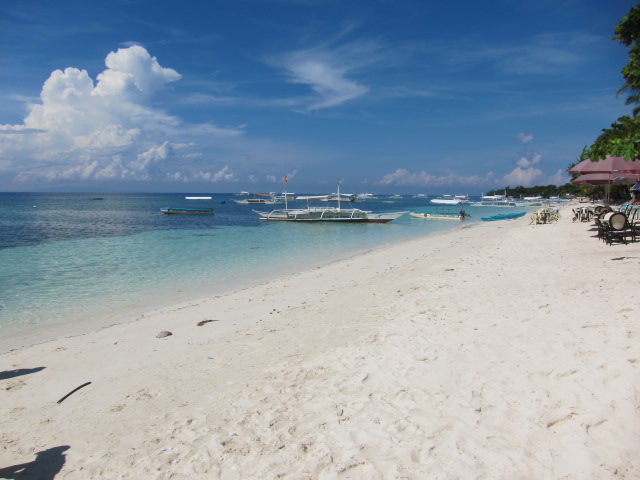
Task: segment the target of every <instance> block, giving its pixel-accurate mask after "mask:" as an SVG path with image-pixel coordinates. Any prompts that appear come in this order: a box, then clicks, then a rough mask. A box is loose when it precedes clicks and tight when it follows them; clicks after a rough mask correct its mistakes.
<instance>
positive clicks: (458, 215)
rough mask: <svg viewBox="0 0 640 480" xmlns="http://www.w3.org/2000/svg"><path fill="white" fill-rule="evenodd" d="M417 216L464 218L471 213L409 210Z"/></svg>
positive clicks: (413, 215)
mask: <svg viewBox="0 0 640 480" xmlns="http://www.w3.org/2000/svg"><path fill="white" fill-rule="evenodd" d="M463 212H464V210H463ZM409 215H411V216H412V217H415V218H426V219H429V220H464V219H465V218H467V217H468V216H469V215H467V214H466V213H462V212H460V213H445V212H409Z"/></svg>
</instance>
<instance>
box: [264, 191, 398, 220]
mask: <svg viewBox="0 0 640 480" xmlns="http://www.w3.org/2000/svg"><path fill="white" fill-rule="evenodd" d="M331 197H335V194H332V195H313V196H301V197H298V198H297V199H296V200H301V201H305V200H306V201H307V206H306V207H304V208H288V205H287V204H286V203H285V208H283V209H279V210H272V211H270V212H261V211H259V210H254V212H256V213H257V214H258V215H260V217H261V218H260V219H261V220H268V221H275V222H335V223H388V222H391V221H392V220H395V219H396V218H398V217H400V216H402V215H404V214H405V213H407V212H393V213H374V212H371V211H369V210H360V209H359V208H340V186H339V185H338V193H337V198H338V206H337V207H314V206H309V204H308V202H310V201H326V199H328V198H331ZM285 199H286V197H285ZM285 201H286V200H285Z"/></svg>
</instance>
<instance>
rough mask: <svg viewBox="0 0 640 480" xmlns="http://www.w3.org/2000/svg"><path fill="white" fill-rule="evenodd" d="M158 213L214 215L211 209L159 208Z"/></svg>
mask: <svg viewBox="0 0 640 480" xmlns="http://www.w3.org/2000/svg"><path fill="white" fill-rule="evenodd" d="M160 211H161V212H162V213H166V214H167V215H213V214H214V213H216V211H215V210H214V209H213V208H180V207H165V208H161V209H160Z"/></svg>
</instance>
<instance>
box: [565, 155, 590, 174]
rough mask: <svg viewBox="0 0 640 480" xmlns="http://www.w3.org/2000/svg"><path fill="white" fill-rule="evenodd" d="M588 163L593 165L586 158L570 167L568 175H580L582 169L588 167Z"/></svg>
mask: <svg viewBox="0 0 640 480" xmlns="http://www.w3.org/2000/svg"><path fill="white" fill-rule="evenodd" d="M590 163H593V162H592V161H591V160H589V159H588V158H587V159H586V160H582V161H581V162H580V163H577V164H575V165H574V166H573V167H571V168H570V169H569V173H571V174H576V173H582V169H583V168H584V167H586V166H587V165H589V164H590Z"/></svg>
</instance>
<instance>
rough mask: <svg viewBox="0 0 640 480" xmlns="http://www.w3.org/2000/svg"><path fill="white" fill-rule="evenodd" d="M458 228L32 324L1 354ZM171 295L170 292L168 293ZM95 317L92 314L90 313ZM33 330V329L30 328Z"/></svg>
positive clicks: (11, 335)
mask: <svg viewBox="0 0 640 480" xmlns="http://www.w3.org/2000/svg"><path fill="white" fill-rule="evenodd" d="M459 228H469V226H468V225H466V226H465V225H460V226H455V227H453V228H448V229H445V230H436V231H433V232H430V233H428V234H426V235H425V234H419V235H416V236H414V237H410V238H407V239H403V240H401V241H397V242H393V243H385V244H381V245H379V246H375V247H364V248H362V249H360V250H355V251H353V252H340V253H336V255H335V257H332V258H329V259H327V260H318V259H313V260H298V261H297V262H294V263H291V264H289V265H286V266H284V267H281V268H278V269H276V270H273V271H269V272H268V273H263V274H260V275H258V276H256V275H253V274H252V275H251V276H249V275H243V276H240V277H238V278H234V279H232V280H231V281H227V283H225V284H224V285H218V284H215V283H214V284H210V285H207V286H206V287H205V286H202V287H199V288H198V289H197V292H196V293H174V294H173V295H174V298H171V299H167V300H163V301H160V300H159V299H158V296H157V295H156V296H154V297H153V298H151V299H146V300H143V301H141V302H140V303H139V304H136V305H135V306H128V307H122V308H120V309H119V310H117V311H115V312H112V311H109V312H108V313H103V314H101V315H99V318H98V319H93V320H90V321H89V320H81V318H82V317H86V316H88V315H89V310H87V311H86V312H85V313H84V314H82V315H80V314H75V315H74V320H72V321H68V322H65V323H52V324H34V325H29V328H24V327H21V328H20V329H19V330H16V329H14V328H9V329H7V330H6V331H4V332H1V333H2V334H3V335H2V338H0V355H2V354H4V353H7V352H10V351H13V350H19V349H22V348H28V347H31V346H34V345H39V344H42V343H46V342H49V341H53V340H56V339H59V338H65V337H75V336H82V335H87V334H91V333H93V332H96V331H99V330H102V329H105V328H111V327H114V326H117V325H120V324H126V323H130V322H135V321H138V320H140V319H141V318H144V317H145V316H149V315H153V314H154V312H157V311H162V310H165V309H167V308H172V307H176V308H181V307H182V306H184V305H189V304H193V303H200V302H202V301H206V300H207V299H209V298H214V297H219V296H223V295H229V294H233V293H235V292H239V291H243V290H246V289H249V288H255V287H257V286H260V285H262V284H264V283H268V282H271V281H274V280H277V279H280V278H284V277H287V276H291V275H296V274H297V273H299V272H301V271H306V270H314V269H316V268H321V267H323V266H326V265H330V264H331V263H334V262H340V261H343V260H345V259H348V258H351V257H354V256H358V255H363V254H366V253H369V252H373V251H376V250H378V249H384V248H387V247H389V246H393V245H400V244H403V243H405V242H411V241H413V240H416V239H421V238H429V237H434V236H438V235H440V234H442V233H445V232H447V231H449V230H455V229H459ZM168 293H170V292H168ZM91 313H92V314H93V312H91ZM31 327H34V328H31Z"/></svg>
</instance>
